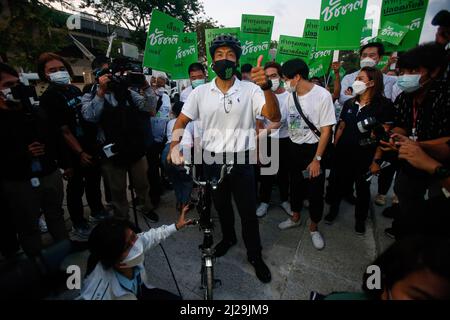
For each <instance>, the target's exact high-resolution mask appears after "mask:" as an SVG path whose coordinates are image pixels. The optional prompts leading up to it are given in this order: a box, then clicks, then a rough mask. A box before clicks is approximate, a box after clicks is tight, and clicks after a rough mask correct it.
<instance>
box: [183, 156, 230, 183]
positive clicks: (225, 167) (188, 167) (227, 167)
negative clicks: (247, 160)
mask: <svg viewBox="0 0 450 320" xmlns="http://www.w3.org/2000/svg"><path fill="white" fill-rule="evenodd" d="M233 166H234V163H233V162H230V163H228V164H226V163H225V164H224V165H222V168H221V169H220V178H219V180H218V181H216V180H215V179H214V180H212V181H209V180H207V181H200V180H198V179H197V169H196V166H195V165H193V164H191V163H185V164H184V168H185V169H186V173H187V174H188V175H190V176H191V177H192V180H193V181H194V183H195V184H196V185H198V186H206V185H208V184H211V186H212V187H213V189H214V188H217V186H218V185H219V184H221V183H222V182H223V180H224V179H225V177H226V176H227V175H228V174H230V172H231V170H232V169H233ZM191 172H192V174H191Z"/></svg>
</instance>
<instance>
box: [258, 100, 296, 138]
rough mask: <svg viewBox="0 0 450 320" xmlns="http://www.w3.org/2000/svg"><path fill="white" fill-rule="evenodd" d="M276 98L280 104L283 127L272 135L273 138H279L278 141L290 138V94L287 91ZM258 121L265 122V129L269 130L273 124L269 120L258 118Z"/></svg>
mask: <svg viewBox="0 0 450 320" xmlns="http://www.w3.org/2000/svg"><path fill="white" fill-rule="evenodd" d="M276 97H277V99H278V103H279V106H280V113H281V120H280V122H281V127H280V128H278V129H277V130H275V132H274V133H272V134H271V135H270V137H271V138H277V139H283V138H288V137H289V128H288V118H289V111H288V105H287V102H288V98H289V92H287V91H285V92H283V93H280V94H276ZM258 120H261V121H263V123H264V128H267V127H268V126H269V125H270V124H271V123H272V122H271V121H270V120H267V119H266V118H264V117H258Z"/></svg>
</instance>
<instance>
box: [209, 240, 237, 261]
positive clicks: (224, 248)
mask: <svg viewBox="0 0 450 320" xmlns="http://www.w3.org/2000/svg"><path fill="white" fill-rule="evenodd" d="M236 242H237V241H236V240H234V241H226V240H222V241H220V242H219V243H218V244H217V245H216V246H215V248H214V256H215V257H216V258H219V257H223V256H224V255H226V254H227V252H228V250H230V248H231V247H233V246H234V245H236Z"/></svg>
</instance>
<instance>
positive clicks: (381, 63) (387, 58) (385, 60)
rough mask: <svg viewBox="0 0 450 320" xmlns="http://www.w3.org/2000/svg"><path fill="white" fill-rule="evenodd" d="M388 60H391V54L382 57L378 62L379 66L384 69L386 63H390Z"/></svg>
mask: <svg viewBox="0 0 450 320" xmlns="http://www.w3.org/2000/svg"><path fill="white" fill-rule="evenodd" d="M388 62H389V56H383V57H381V59H380V62H378V64H377V68H378V69H380V70H383V69H384V67H386V65H387V64H388Z"/></svg>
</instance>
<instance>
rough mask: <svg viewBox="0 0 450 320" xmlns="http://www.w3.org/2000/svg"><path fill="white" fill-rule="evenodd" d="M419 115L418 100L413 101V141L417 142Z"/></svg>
mask: <svg viewBox="0 0 450 320" xmlns="http://www.w3.org/2000/svg"><path fill="white" fill-rule="evenodd" d="M418 115H419V109H418V108H417V102H416V100H413V128H412V136H411V140H413V141H417V116H418Z"/></svg>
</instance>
